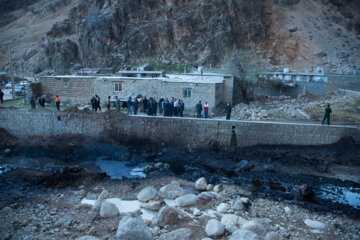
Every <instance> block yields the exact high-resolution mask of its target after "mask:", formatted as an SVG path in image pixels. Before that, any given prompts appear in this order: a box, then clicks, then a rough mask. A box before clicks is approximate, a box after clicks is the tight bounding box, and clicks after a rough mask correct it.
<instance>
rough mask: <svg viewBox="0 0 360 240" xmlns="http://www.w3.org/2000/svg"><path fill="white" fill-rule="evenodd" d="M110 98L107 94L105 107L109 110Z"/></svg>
mask: <svg viewBox="0 0 360 240" xmlns="http://www.w3.org/2000/svg"><path fill="white" fill-rule="evenodd" d="M110 98H111V97H110V96H108V100H107V102H106V107H107V109H108V110H110V106H111V101H110Z"/></svg>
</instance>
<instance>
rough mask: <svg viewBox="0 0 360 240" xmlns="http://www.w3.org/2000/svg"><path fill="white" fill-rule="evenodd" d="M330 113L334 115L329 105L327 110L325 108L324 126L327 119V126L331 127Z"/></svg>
mask: <svg viewBox="0 0 360 240" xmlns="http://www.w3.org/2000/svg"><path fill="white" fill-rule="evenodd" d="M330 113H332V110H331V108H330V104H329V103H328V105H327V108H325V115H324V118H323V120H322V125H324V122H325V120H326V119H327V124H328V125H330Z"/></svg>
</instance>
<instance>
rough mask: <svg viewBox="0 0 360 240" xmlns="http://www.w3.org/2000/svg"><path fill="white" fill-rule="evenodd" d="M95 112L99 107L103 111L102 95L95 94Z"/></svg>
mask: <svg viewBox="0 0 360 240" xmlns="http://www.w3.org/2000/svg"><path fill="white" fill-rule="evenodd" d="M95 99H96V102H95V112H96V111H97V109H98V108H99V111H100V112H101V106H100V97H99V96H98V95H95Z"/></svg>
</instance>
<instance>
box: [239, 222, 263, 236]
mask: <svg viewBox="0 0 360 240" xmlns="http://www.w3.org/2000/svg"><path fill="white" fill-rule="evenodd" d="M241 230H247V231H252V232H253V233H256V234H257V235H260V236H263V235H265V233H266V229H265V228H264V226H263V225H261V224H260V223H257V222H255V221H248V222H247V223H245V224H244V225H242V227H241Z"/></svg>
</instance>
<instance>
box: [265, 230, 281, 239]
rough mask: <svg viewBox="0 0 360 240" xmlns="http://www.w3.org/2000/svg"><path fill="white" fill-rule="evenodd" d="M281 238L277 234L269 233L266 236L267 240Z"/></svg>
mask: <svg viewBox="0 0 360 240" xmlns="http://www.w3.org/2000/svg"><path fill="white" fill-rule="evenodd" d="M280 239H281V236H280V234H279V233H277V232H269V233H267V234H266V235H265V240H280Z"/></svg>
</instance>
